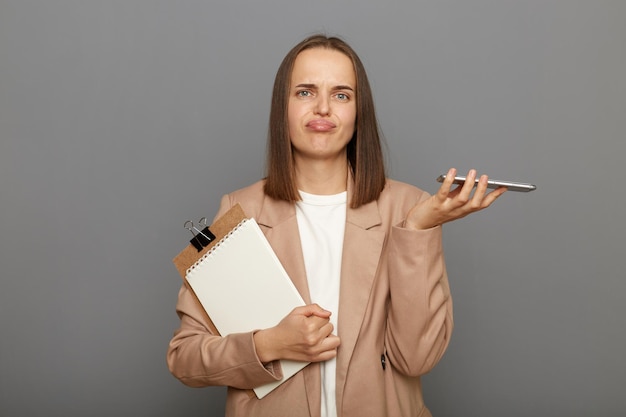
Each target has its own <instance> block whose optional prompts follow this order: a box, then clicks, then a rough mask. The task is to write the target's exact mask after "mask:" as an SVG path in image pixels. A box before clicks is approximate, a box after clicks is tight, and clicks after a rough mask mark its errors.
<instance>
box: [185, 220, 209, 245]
mask: <svg viewBox="0 0 626 417" xmlns="http://www.w3.org/2000/svg"><path fill="white" fill-rule="evenodd" d="M198 223H199V224H200V225H201V226H204V228H203V229H202V230H198V228H197V227H196V226H194V225H193V222H192V221H191V220H187V221H186V222H185V229H187V230H189V231H190V232H191V234H192V235H193V238H192V239H191V240H190V241H189V243H191V244H192V245H193V247H194V248H196V249H197V250H198V252H200V251H201V250H202V249H204V248H206V247H207V245H208V244H209V243H211V242H212V241H214V240H215V235H214V234H213V233H212V232H211V231H210V230H209V226H207V221H206V217H203V218H201V219H200V221H199V222H198Z"/></svg>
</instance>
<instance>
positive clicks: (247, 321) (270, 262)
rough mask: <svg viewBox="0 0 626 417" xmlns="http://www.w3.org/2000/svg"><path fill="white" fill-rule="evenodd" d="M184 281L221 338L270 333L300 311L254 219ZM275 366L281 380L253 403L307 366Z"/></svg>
mask: <svg viewBox="0 0 626 417" xmlns="http://www.w3.org/2000/svg"><path fill="white" fill-rule="evenodd" d="M185 278H186V279H187V282H188V283H189V285H190V286H191V288H192V289H193V291H194V293H195V294H196V296H197V297H198V300H199V301H200V303H201V304H202V306H203V307H204V309H205V310H206V312H207V313H208V315H209V317H210V318H211V320H212V321H213V324H215V327H216V328H217V330H218V331H219V332H220V334H221V335H222V336H225V335H228V334H231V333H242V332H249V331H252V330H257V329H266V328H269V327H274V326H276V325H277V324H278V323H279V322H280V321H281V320H282V319H283V318H284V317H285V316H286V315H287V314H289V313H290V312H291V311H292V310H293V309H294V308H295V307H299V306H303V305H304V300H303V299H302V297H301V296H300V293H298V290H297V289H296V287H295V286H294V284H293V282H292V281H291V279H290V278H289V276H288V275H287V272H286V271H285V269H284V268H283V266H282V265H281V263H280V261H279V260H278V257H277V256H276V254H275V253H274V250H273V249H272V247H271V246H270V244H269V242H268V241H267V239H266V238H265V235H264V234H263V232H262V231H261V228H260V227H259V225H258V224H257V223H256V221H255V220H254V219H246V220H243V221H242V222H241V223H239V225H238V226H237V227H235V228H234V229H233V231H231V232H230V233H229V234H227V235H226V236H225V237H224V238H223V239H222V240H221V241H220V242H219V243H217V244H216V245H215V246H214V247H213V248H211V249H210V250H209V251H208V252H207V253H206V254H205V255H204V256H203V257H202V258H200V259H199V260H198V261H197V262H196V263H195V264H194V265H192V266H191V267H190V268H189V269H188V270H187V274H186V277H185ZM280 362H281V367H282V371H283V379H282V380H280V381H275V382H271V383H269V384H266V385H262V386H260V387H257V388H255V389H254V392H255V394H256V396H257V397H258V398H263V397H264V396H265V395H267V394H268V393H269V392H271V391H272V390H273V389H274V388H276V387H278V386H279V385H280V384H282V383H283V382H284V381H286V380H287V379H288V378H290V377H291V376H293V375H294V374H295V373H296V372H298V371H299V370H301V369H302V368H304V367H305V366H306V365H307V364H308V363H307V362H295V361H287V360H281V361H280Z"/></svg>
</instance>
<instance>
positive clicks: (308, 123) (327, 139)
mask: <svg viewBox="0 0 626 417" xmlns="http://www.w3.org/2000/svg"><path fill="white" fill-rule="evenodd" d="M289 88H290V89H289V102H288V110H287V112H288V121H289V135H290V139H291V144H292V146H293V149H294V158H295V161H296V164H297V163H298V162H302V161H305V160H309V159H315V160H320V159H325V160H333V159H337V160H342V161H345V160H346V146H347V144H348V142H350V139H351V138H352V135H353V134H354V129H355V123H356V75H355V72H354V67H353V65H352V61H351V60H350V58H348V57H347V56H346V55H344V54H343V53H341V52H339V51H336V50H333V49H325V48H314V49H307V50H305V51H302V52H301V53H300V54H299V55H298V56H297V58H296V60H295V62H294V66H293V70H292V73H291V83H290V87H289Z"/></svg>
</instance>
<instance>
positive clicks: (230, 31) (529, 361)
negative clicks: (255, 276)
mask: <svg viewBox="0 0 626 417" xmlns="http://www.w3.org/2000/svg"><path fill="white" fill-rule="evenodd" d="M625 19H626V2H623V1H619V0H616V1H595V0H594V1H591V0H589V1H580V0H570V1H565V0H564V1H495V0H494V1H485V0H481V1H432V2H419V1H418V2H415V1H406V2H380V1H372V0H369V1H335V2H331V1H320V2H315V3H311V2H301V1H292V0H290V1H287V0H285V1H278V0H272V1H269V0H266V1H262V2H246V3H244V2H237V1H229V2H226V1H224V2H217V1H213V2H208V1H176V2H170V1H149V0H119V1H84V0H81V1H79V0H76V1H67V0H65V1H62V0H58V1H33V0H0V138H1V141H0V199H1V205H0V245H1V246H0V267H1V268H0V274H1V282H0V285H1V287H0V330H1V332H2V336H1V337H0V415H2V416H7V417H9V416H11V417H13V416H113V415H117V416H174V415H175V416H219V415H222V414H223V409H224V394H225V390H224V388H203V389H193V388H188V387H185V386H184V385H182V384H181V383H179V382H178V381H177V380H176V379H175V378H174V377H172V376H171V375H170V374H169V372H168V370H167V367H166V364H165V351H166V347H167V344H168V341H169V339H170V337H171V335H172V333H173V331H174V330H175V328H176V327H177V324H178V319H177V317H176V315H175V312H174V306H175V302H176V296H177V291H178V288H179V285H180V278H179V276H178V275H177V273H176V270H175V269H174V266H173V264H172V263H171V258H172V257H173V256H174V255H175V254H176V253H177V252H178V251H179V250H180V249H182V247H183V246H184V245H185V244H186V243H187V239H188V238H189V237H190V235H189V233H188V232H187V231H186V230H185V229H184V228H183V223H184V221H185V220H187V219H192V220H196V219H198V218H200V217H202V216H208V217H210V218H212V216H213V215H214V214H215V211H216V210H217V208H218V203H219V199H220V197H221V196H222V195H223V194H224V193H226V192H228V191H231V190H234V189H237V188H240V187H242V186H245V185H247V184H249V183H251V182H253V181H255V180H257V179H258V178H260V177H261V176H262V175H263V164H264V161H263V155H264V151H265V137H266V130H267V119H268V111H269V101H270V94H271V84H272V82H273V77H274V74H275V71H276V69H277V67H278V64H279V61H280V60H281V59H282V57H283V56H284V54H285V53H286V52H287V51H288V50H289V49H290V48H291V47H292V46H293V45H294V44H295V43H296V42H297V41H299V40H300V39H302V38H303V37H304V36H306V35H308V34H311V33H314V32H318V31H324V32H326V33H329V34H338V35H341V36H342V37H343V38H344V39H346V40H347V41H348V42H350V43H351V44H352V45H353V46H354V48H355V49H356V50H357V51H358V52H359V53H360V55H361V57H362V59H363V61H364V63H365V66H366V68H367V70H368V72H369V75H370V78H371V82H372V87H373V89H374V93H375V99H376V104H377V109H378V116H379V120H380V123H381V127H382V130H383V133H384V135H385V137H386V143H387V148H388V149H387V160H388V164H389V174H390V175H391V176H392V177H394V178H397V179H399V180H403V181H406V182H410V183H413V184H415V185H417V186H419V187H421V188H423V189H425V190H427V191H429V192H431V193H432V192H435V191H436V190H437V183H436V182H435V178H436V177H437V175H438V174H440V173H442V172H444V171H445V170H446V169H447V168H449V167H451V166H455V167H457V168H459V169H460V170H463V171H466V170H467V169H469V168H472V167H475V168H477V169H479V170H480V172H484V173H489V174H491V175H492V176H493V177H499V178H502V179H509V180H519V181H527V182H532V183H535V184H536V185H537V186H538V189H537V191H534V192H532V193H530V194H520V193H508V194H506V195H505V196H504V197H503V198H502V199H501V200H499V201H498V202H497V203H496V204H495V205H494V206H493V207H492V208H490V209H489V210H488V211H486V212H483V213H479V214H476V215H474V216H471V217H468V218H465V219H462V220H460V221H458V222H455V223H452V224H448V225H446V226H445V227H444V239H445V241H444V245H445V250H446V256H447V262H448V267H449V275H450V282H451V286H452V291H453V296H454V300H455V322H456V328H455V331H454V335H453V339H452V342H451V344H450V348H449V350H448V352H447V353H446V355H445V356H444V358H443V360H442V362H441V363H440V364H439V365H438V367H437V368H436V369H435V370H434V371H433V372H431V373H430V374H429V375H427V376H425V377H424V391H425V396H426V401H427V404H428V405H429V406H430V408H431V410H432V411H433V413H434V415H435V416H436V417H437V416H438V417H443V416H459V417H460V416H463V417H467V416H481V417H485V416H487V417H490V416H494V417H496V416H526V415H537V416H564V415H567V416H623V415H626V395H624V391H625V389H626V360H625V359H624V352H626V332H625V324H626V302H625V301H626V280H625V279H624V277H625V275H626V274H625V272H624V269H625V268H624V267H625V259H626V256H625V255H626V251H625V247H626V227H625V225H626V222H625V221H624V219H623V217H624V216H623V215H624V207H626V198H625V193H624V169H623V163H624V158H625V156H626V145H625V140H624V139H625V136H626V135H625V132H626V122H625V120H626V118H625V117H624V115H625V114H626V83H625V77H624V74H626V48H625V47H624V45H625V44H626V25H625V24H624V21H625ZM242 314H244V312H242ZM364 383H367V381H364Z"/></svg>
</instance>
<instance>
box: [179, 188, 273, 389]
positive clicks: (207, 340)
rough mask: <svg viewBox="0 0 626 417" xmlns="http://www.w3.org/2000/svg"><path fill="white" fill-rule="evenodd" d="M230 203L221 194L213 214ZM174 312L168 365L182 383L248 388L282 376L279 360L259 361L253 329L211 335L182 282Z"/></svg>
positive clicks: (199, 308)
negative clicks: (175, 325)
mask: <svg viewBox="0 0 626 417" xmlns="http://www.w3.org/2000/svg"><path fill="white" fill-rule="evenodd" d="M230 206H231V203H230V201H229V199H228V197H224V198H223V199H222V204H221V206H220V210H219V212H218V214H217V216H216V217H219V216H220V215H221V214H223V213H224V212H225V211H227V210H228V209H229V208H230ZM176 312H177V314H178V316H179V318H180V327H179V328H178V329H177V330H176V331H175V333H174V336H173V338H172V339H171V341H170V344H169V347H168V350H167V365H168V367H169V369H170V372H172V374H173V375H174V376H175V377H176V378H178V379H179V380H180V381H182V382H183V383H184V384H186V385H189V386H194V387H201V386H210V385H222V386H231V387H235V388H240V389H251V388H255V387H257V386H260V385H263V384H265V383H269V382H273V381H276V380H279V379H281V378H282V371H281V368H280V363H279V362H272V363H269V364H266V365H264V364H262V363H261V362H260V360H259V358H258V356H257V354H256V349H255V345H254V338H253V335H254V332H247V333H238V334H230V335H227V336H224V337H222V336H219V335H215V334H213V333H212V332H211V330H210V326H209V323H208V320H207V319H206V315H205V313H204V311H203V309H202V306H201V305H200V303H199V302H198V301H197V300H196V298H195V296H194V295H193V293H192V292H191V291H190V290H189V289H188V288H187V287H186V286H185V285H183V286H182V287H181V289H180V291H179V294H178V302H177V304H176ZM242 314H246V312H242Z"/></svg>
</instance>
